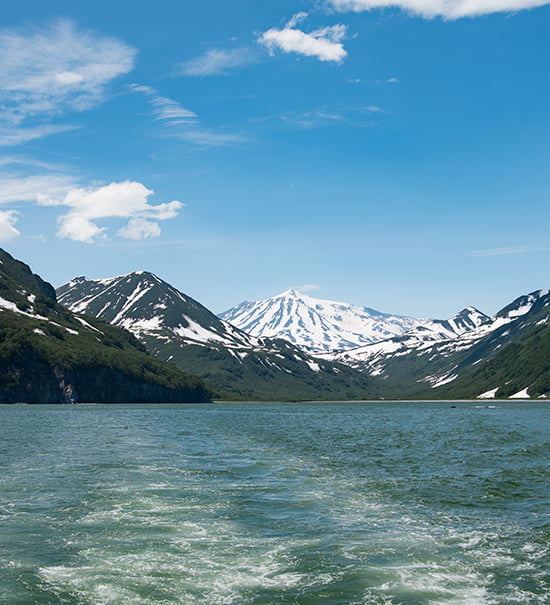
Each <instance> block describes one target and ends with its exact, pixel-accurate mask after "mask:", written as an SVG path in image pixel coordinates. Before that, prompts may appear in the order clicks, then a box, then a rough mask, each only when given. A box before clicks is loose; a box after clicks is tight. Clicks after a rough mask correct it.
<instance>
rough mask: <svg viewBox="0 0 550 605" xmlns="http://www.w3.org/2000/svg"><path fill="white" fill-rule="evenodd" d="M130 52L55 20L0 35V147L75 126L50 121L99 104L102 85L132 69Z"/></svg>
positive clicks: (111, 40)
mask: <svg viewBox="0 0 550 605" xmlns="http://www.w3.org/2000/svg"><path fill="white" fill-rule="evenodd" d="M135 55H136V51H135V49H133V48H131V47H130V46H127V45H126V44H124V43H122V42H120V41H119V40H116V39H114V38H109V37H105V36H102V35H100V34H97V33H95V32H91V31H86V30H80V29H78V28H77V27H76V25H75V24H74V23H72V22H71V21H68V20H63V19H60V20H58V21H55V22H54V23H52V24H50V25H49V26H47V27H45V28H42V29H39V28H27V29H25V30H8V29H4V30H2V31H0V56H1V57H2V61H1V62H0V144H1V145H18V144H21V143H24V142H27V141H30V140H33V139H37V138H42V137H45V136H48V135H51V134H55V133H59V132H64V131H67V130H70V129H72V128H74V127H73V126H67V125H54V124H51V120H52V119H53V118H55V117H57V116H59V115H61V114H65V113H67V112H75V111H76V112H78V111H84V110H86V109H89V108H91V107H93V106H95V105H97V104H98V103H100V102H102V101H103V99H104V98H105V95H106V88H107V85H108V84H109V83H110V82H111V81H112V80H113V79H114V78H116V77H117V76H120V75H122V74H125V73H128V72H129V71H131V69H132V68H133V66H134V58H135Z"/></svg>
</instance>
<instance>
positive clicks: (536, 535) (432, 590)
mask: <svg viewBox="0 0 550 605" xmlns="http://www.w3.org/2000/svg"><path fill="white" fill-rule="evenodd" d="M0 465H1V467H0V468H1V473H0V603H1V604H2V605H57V604H69V605H160V604H162V605H168V604H195V603H197V604H202V603H204V604H212V605H216V604H228V605H237V604H238V605H249V604H255V605H256V604H257V605H259V604H263V605H270V604H282V603H288V604H303V605H305V604H334V605H336V604H356V603H372V604H407V605H413V604H442V605H443V604H455V605H458V604H487V605H489V604H499V605H500V604H502V605H504V604H505V605H510V604H520V603H528V604H531V603H532V604H543V603H550V515H549V513H550V404H547V403H544V402H494V403H491V404H490V405H485V404H481V403H476V402H415V403H406V402H393V403H392V402H383V403H382V402H379V403H368V402H365V403H343V402H342V403H338V402H335V403H330V404H328V403H324V404H318V403H293V404H291V403H276V402H273V403H246V404H244V403H243V404H206V405H204V404H203V405H157V406H154V405H113V406H108V405H79V406H47V405H40V406H0Z"/></svg>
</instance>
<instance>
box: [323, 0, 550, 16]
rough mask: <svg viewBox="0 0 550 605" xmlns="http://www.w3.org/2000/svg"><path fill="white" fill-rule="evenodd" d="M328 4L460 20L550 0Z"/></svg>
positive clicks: (349, 0)
mask: <svg viewBox="0 0 550 605" xmlns="http://www.w3.org/2000/svg"><path fill="white" fill-rule="evenodd" d="M327 3H328V5H330V6H332V7H334V8H335V9H336V10H339V11H354V12H361V11H368V10H372V9H376V8H388V7H396V8H401V9H403V10H404V11H407V12H410V13H413V14H416V15H421V16H422V17H425V18H428V19H431V18H434V17H443V18H444V19H460V18H462V17H477V16H479V15H489V14H492V13H502V12H516V11H520V10H524V9H529V8H535V7H538V6H544V5H546V4H549V0H327Z"/></svg>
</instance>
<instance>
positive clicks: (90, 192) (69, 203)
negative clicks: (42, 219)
mask: <svg viewBox="0 0 550 605" xmlns="http://www.w3.org/2000/svg"><path fill="white" fill-rule="evenodd" d="M13 163H14V158H4V159H2V158H0V165H2V164H4V165H10V164H13ZM23 163H25V162H23ZM153 193H154V192H153V191H152V190H150V189H147V187H145V185H143V184H142V183H138V182H132V181H123V182H119V183H110V184H109V185H105V186H95V187H82V186H78V185H77V184H76V183H75V181H74V179H73V177H71V176H68V175H64V174H45V175H30V176H14V175H13V174H10V173H8V172H3V173H0V204H21V203H29V202H30V203H35V204H38V205H39V206H43V207H51V208H59V207H66V208H68V209H69V210H68V212H66V213H65V214H62V215H61V216H59V217H58V219H57V222H58V225H59V228H58V231H57V235H58V237H63V238H69V239H72V240H75V241H80V242H87V243H92V242H94V241H96V240H97V239H98V238H100V237H103V238H105V237H107V229H106V227H103V226H99V225H98V224H97V221H99V220H102V219H109V218H111V219H113V218H119V219H129V222H128V224H127V225H126V227H123V228H122V229H120V230H119V231H118V233H117V235H120V236H121V237H125V238H129V239H145V238H152V237H158V236H159V235H160V227H159V226H158V225H157V223H156V222H153V221H163V220H167V219H171V218H175V217H176V216H177V215H178V213H179V211H180V210H181V208H182V207H183V205H184V204H182V203H181V202H179V201H177V200H174V201H171V202H165V203H162V204H156V205H153V204H152V203H150V201H149V198H150V197H151V196H152V195H153ZM15 217H16V213H15V212H14V211H13V210H8V211H1V212H0V236H2V235H3V234H4V235H6V234H9V233H12V234H13V235H14V236H15V234H18V233H19V232H18V231H17V230H16V229H15V228H14V227H13V224H14V223H15V220H16V218H15ZM150 219H152V220H150ZM10 226H11V229H10Z"/></svg>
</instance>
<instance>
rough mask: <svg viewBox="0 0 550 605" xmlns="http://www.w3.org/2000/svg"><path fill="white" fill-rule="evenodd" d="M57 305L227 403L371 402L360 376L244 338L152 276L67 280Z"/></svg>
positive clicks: (270, 342) (369, 384)
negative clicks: (95, 321)
mask: <svg viewBox="0 0 550 605" xmlns="http://www.w3.org/2000/svg"><path fill="white" fill-rule="evenodd" d="M57 295H58V298H59V301H60V303H61V304H63V305H65V306H66V307H68V308H69V309H71V310H72V311H74V312H78V313H86V314H88V315H92V316H95V317H100V318H101V319H103V320H105V321H107V322H109V323H112V324H113V325H116V326H120V327H123V328H126V329H128V330H130V331H131V332H132V333H133V334H134V335H135V336H136V337H137V338H138V339H139V340H140V341H141V342H142V343H143V344H144V345H145V346H146V347H147V349H148V350H149V351H150V352H151V353H152V354H153V355H154V356H155V357H158V358H159V359H163V360H168V361H171V362H172V363H174V364H175V365H177V366H178V367H179V368H181V369H184V370H185V371H188V372H191V373H194V374H197V375H199V376H200V377H201V378H203V379H204V380H205V382H206V384H207V385H208V386H209V387H210V388H211V389H213V390H214V391H215V392H216V393H217V395H218V397H221V398H228V399H341V398H345V399H350V398H367V397H373V396H376V391H375V388H374V384H373V381H372V380H371V379H370V377H369V376H368V375H366V374H364V373H361V372H357V371H355V370H354V369H352V368H350V367H348V366H346V365H344V364H340V363H338V362H332V361H327V360H318V359H314V358H313V357H311V356H310V355H308V354H307V353H306V352H304V351H302V350H300V349H299V348H297V347H295V346H293V345H292V344H290V343H288V342H286V341H284V340H278V339H270V338H263V337H256V336H251V335H249V334H247V333H245V332H243V331H242V330H240V329H238V328H236V327H235V326H233V325H232V324H230V323H228V322H226V321H224V320H222V319H220V318H218V317H216V315H214V314H213V313H212V312H211V311H209V310H208V309H207V308H205V307H204V306H203V305H201V304H200V303H199V302H197V301H196V300H194V299H192V298H190V297H189V296H186V295H185V294H183V293H182V292H180V291H178V290H177V289H176V288H174V287H173V286H171V285H170V284H168V283H166V282H164V281H163V280H161V279H160V278H159V277H157V276H156V275H154V274H152V273H147V272H143V271H138V272H135V273H130V274H128V275H123V276H119V277H113V278H109V279H99V280H89V279H86V278H84V277H79V278H75V279H73V280H72V281H71V282H69V283H68V284H65V285H64V286H62V287H60V288H58V290H57Z"/></svg>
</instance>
